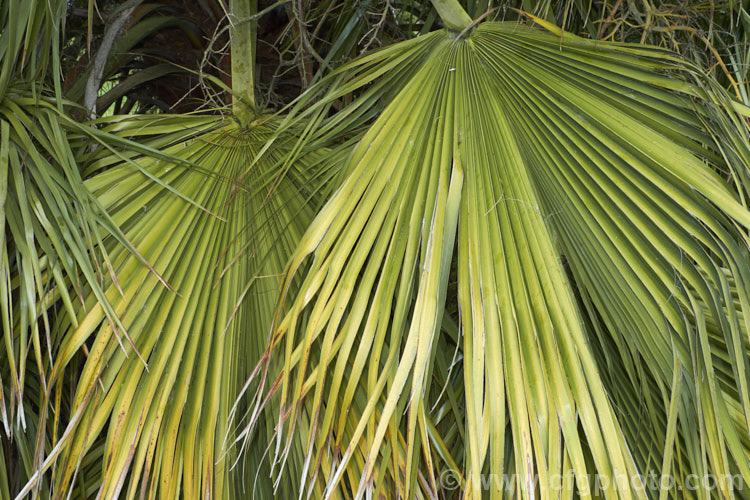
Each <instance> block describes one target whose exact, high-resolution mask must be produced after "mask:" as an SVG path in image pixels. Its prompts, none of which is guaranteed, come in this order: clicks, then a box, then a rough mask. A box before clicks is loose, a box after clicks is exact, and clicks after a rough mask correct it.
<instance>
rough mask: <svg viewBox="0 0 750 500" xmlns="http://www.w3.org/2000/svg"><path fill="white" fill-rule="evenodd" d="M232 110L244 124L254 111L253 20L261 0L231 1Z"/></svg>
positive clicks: (255, 32)
mask: <svg viewBox="0 0 750 500" xmlns="http://www.w3.org/2000/svg"><path fill="white" fill-rule="evenodd" d="M230 9H231V19H230V21H231V28H230V30H229V33H230V37H231V40H232V90H233V91H234V95H233V98H232V102H233V105H232V108H233V111H234V114H235V116H236V117H237V119H239V120H240V123H242V125H246V124H247V122H249V121H250V120H249V118H250V115H251V114H252V112H253V111H254V110H255V39H256V35H257V26H258V25H257V22H256V21H255V20H254V19H251V18H252V17H253V16H254V15H255V13H256V12H257V10H258V0H231V3H230Z"/></svg>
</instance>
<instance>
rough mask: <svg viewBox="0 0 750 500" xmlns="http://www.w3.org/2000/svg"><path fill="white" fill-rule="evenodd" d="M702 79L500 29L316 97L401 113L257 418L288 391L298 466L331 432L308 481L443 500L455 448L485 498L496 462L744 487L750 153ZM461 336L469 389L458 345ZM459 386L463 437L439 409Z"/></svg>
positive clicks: (338, 234)
mask: <svg viewBox="0 0 750 500" xmlns="http://www.w3.org/2000/svg"><path fill="white" fill-rule="evenodd" d="M697 74H698V72H697V71H695V70H693V69H692V68H691V67H689V66H687V65H685V64H684V63H681V62H680V61H679V60H677V59H676V58H674V57H673V56H672V55H671V54H670V53H668V52H665V51H662V50H658V49H652V48H644V47H640V46H629V45H613V44H602V43H595V42H589V41H584V40H581V39H578V38H576V37H573V36H570V35H564V36H563V35H562V34H560V33H559V32H557V34H555V35H553V34H547V33H543V32H540V31H538V30H533V29H529V28H525V27H523V26H520V25H517V24H502V23H501V24H495V23H485V24H482V25H480V26H479V27H477V28H476V29H474V30H473V31H472V32H471V33H470V34H469V35H467V36H466V37H461V36H459V37H457V36H456V35H455V33H454V34H450V33H446V32H436V33H432V34H430V35H427V36H423V37H420V38H417V39H415V40H411V41H407V42H403V43H400V44H396V45H393V46H390V47H388V48H386V49H384V50H382V51H379V52H377V53H374V54H371V55H369V56H365V57H363V58H361V59H359V60H357V61H355V62H353V63H351V64H349V65H347V66H346V67H344V68H341V69H340V70H338V71H337V72H335V73H334V74H333V75H331V76H330V77H329V79H328V80H325V81H324V82H322V83H321V85H320V86H319V87H317V88H318V89H322V90H319V92H322V91H324V90H325V89H327V88H328V86H329V85H330V84H331V82H332V81H337V83H336V84H335V85H334V89H333V90H331V91H329V92H328V93H326V94H324V95H323V96H322V98H321V99H320V100H319V101H317V102H314V99H316V98H317V97H316V96H317V95H319V94H316V93H315V89H313V91H311V92H310V93H309V94H308V95H306V96H303V97H302V100H301V102H300V103H299V109H304V108H305V106H308V105H309V108H308V111H307V112H309V113H315V112H318V111H319V110H320V109H323V108H324V107H325V106H327V105H328V103H330V101H332V100H333V99H336V98H338V97H339V96H340V95H343V94H345V93H347V92H352V91H354V90H357V89H362V95H361V97H360V98H359V99H358V100H356V101H355V102H354V103H353V104H352V105H351V106H348V107H347V108H345V109H344V110H343V111H342V113H341V114H339V115H336V116H334V117H332V118H330V119H327V120H325V121H324V122H323V123H322V124H321V126H320V128H319V131H320V132H319V133H320V134H322V135H324V136H325V135H326V134H329V133H330V134H335V132H334V131H336V130H340V129H344V128H346V126H347V124H348V123H349V121H350V120H353V119H355V118H358V117H361V116H362V115H363V114H365V113H367V112H368V110H369V109H371V107H372V106H373V105H374V104H375V103H377V102H386V103H387V106H386V107H385V108H384V109H383V111H382V114H381V115H380V116H379V117H378V119H377V120H376V121H375V122H374V124H373V125H372V126H371V127H370V128H369V129H368V130H367V131H366V133H365V134H364V136H363V138H362V139H361V141H360V142H359V143H358V144H357V146H356V148H355V149H354V151H353V153H352V154H351V156H350V157H349V158H348V160H347V164H346V166H345V172H346V177H345V178H344V180H343V181H342V183H341V186H340V187H339V189H338V191H337V192H336V193H335V194H334V195H333V197H332V198H331V199H330V201H329V202H328V203H327V204H326V205H325V207H324V208H323V209H322V210H321V212H320V213H319V214H318V216H317V217H316V218H315V220H314V221H313V224H312V225H311V226H310V229H309V230H308V231H307V233H306V234H305V236H304V237H303V238H302V239H301V241H300V244H299V246H298V247H297V249H296V251H295V252H294V254H293V255H292V258H291V260H290V263H289V264H288V266H287V273H286V278H285V281H284V285H283V290H284V291H285V294H284V295H283V301H282V303H281V305H280V306H279V309H278V312H277V317H276V319H275V322H274V330H273V331H274V339H273V341H272V342H271V344H270V345H269V347H268V355H267V358H268V359H269V361H268V362H267V364H266V366H265V368H264V369H263V370H260V371H259V372H258V374H257V375H256V376H255V378H253V379H252V380H251V387H252V389H250V390H252V391H255V392H254V393H255V402H256V408H257V410H256V411H255V413H253V415H252V417H251V418H250V419H249V421H248V422H247V427H246V429H245V431H244V432H245V435H247V436H252V435H253V434H252V430H253V429H254V426H255V425H259V423H260V422H261V421H262V420H261V419H260V417H259V415H261V414H262V413H261V412H260V409H261V408H263V407H264V406H266V405H267V404H268V403H267V402H268V401H273V402H274V403H273V404H274V405H275V406H278V407H280V410H279V411H278V412H277V413H276V415H277V420H278V422H277V429H278V433H277V442H276V445H275V455H274V464H275V465H278V466H281V467H282V469H281V470H283V466H284V464H285V463H286V461H287V457H288V456H290V454H292V450H295V449H297V448H298V446H299V445H298V443H299V442H300V440H301V441H302V442H304V443H306V444H305V448H306V456H305V461H304V465H303V469H302V474H301V477H300V476H297V477H299V480H300V491H310V492H312V491H317V492H320V491H321V490H322V489H325V490H324V491H325V494H326V495H327V496H339V495H342V496H346V493H345V492H347V491H349V492H353V493H356V495H355V497H357V498H360V497H362V496H363V495H364V494H365V492H372V491H391V492H395V491H398V492H399V493H400V494H401V495H403V496H404V497H406V498H411V497H412V496H413V495H419V496H430V495H431V494H432V495H434V494H436V493H437V491H436V490H438V489H439V487H440V484H439V481H438V471H439V470H440V468H441V467H444V466H447V467H451V468H455V467H458V468H460V471H458V472H460V473H461V479H462V481H463V482H462V483H461V486H462V488H464V490H465V491H466V493H467V494H469V495H471V496H472V497H478V496H480V494H481V490H482V489H486V483H485V484H483V482H482V481H483V480H486V478H487V474H490V473H491V474H495V476H494V477H495V481H493V482H490V484H489V487H490V489H491V490H492V492H493V496H497V495H500V494H501V492H502V489H503V488H507V489H509V490H510V491H515V492H516V495H518V496H520V497H522V498H532V497H535V496H536V495H541V496H542V497H548V496H553V495H554V496H557V495H558V494H559V493H560V491H561V489H562V488H572V487H573V483H572V481H573V480H575V486H576V487H577V488H579V493H580V494H581V495H582V496H584V497H586V496H589V495H590V494H594V493H596V492H595V491H593V485H594V483H593V482H592V480H593V476H592V475H593V474H597V475H598V477H599V487H601V488H602V491H600V492H599V494H601V493H603V494H606V495H607V496H608V497H610V496H611V497H612V498H619V497H623V498H632V497H638V498H641V497H645V496H646V495H647V494H648V492H647V491H644V490H643V489H642V488H638V487H637V486H634V485H633V483H632V482H631V479H632V478H633V477H634V476H636V475H637V474H648V473H652V472H654V471H655V472H656V473H657V474H660V473H662V472H664V473H665V474H674V476H675V480H676V481H677V483H678V484H679V485H680V486H686V485H687V483H686V481H687V479H688V478H687V476H688V475H689V474H691V473H692V474H703V475H705V474H713V475H714V476H715V477H719V476H722V477H723V479H722V480H720V481H719V484H718V485H717V488H718V489H717V492H720V493H721V494H723V495H725V496H732V495H733V492H732V490H731V486H732V485H731V484H730V483H729V481H728V479H727V477H726V476H723V475H729V474H735V475H736V474H739V477H741V480H739V479H738V480H739V481H740V482H741V483H742V484H744V482H747V481H748V480H750V469H748V460H747V450H748V441H747V438H746V436H747V430H748V424H747V421H746V418H745V415H747V409H748V408H747V407H748V402H749V401H748V398H747V394H748V391H747V381H748V379H747V363H748V356H747V354H748V352H747V351H748V337H747V336H748V333H749V332H750V328H748V326H750V325H748V319H747V318H748V316H747V312H748V307H750V302H748V299H749V298H750V292H749V291H750V282H749V281H748V278H750V275H748V273H749V272H750V266H748V237H747V230H748V228H749V226H750V212H749V211H748V210H747V208H746V206H745V204H744V202H743V201H742V200H743V199H744V197H745V194H746V192H747V184H746V183H745V180H746V178H747V177H746V174H747V163H744V162H742V161H738V158H740V156H739V155H738V154H734V155H730V154H728V153H727V147H726V144H725V143H724V142H723V141H724V139H723V137H724V136H725V135H726V134H725V132H726V130H732V127H731V126H725V128H724V130H725V132H718V133H717V132H716V131H717V130H721V127H717V126H716V125H715V123H716V120H717V119H718V118H717V117H728V116H730V114H731V113H732V111H731V106H730V107H729V108H725V107H721V108H718V109H717V108H716V107H715V106H714V103H713V99H718V100H719V101H720V102H723V103H727V102H729V101H727V98H726V97H724V96H723V94H721V93H720V92H719V93H718V94H717V93H716V91H713V90H711V91H707V90H705V89H703V88H702V87H701V81H700V80H699V79H698V78H697V77H696V75H697ZM371 82H372V85H370V86H369V87H366V85H367V84H369V83H371ZM384 82H388V85H386V84H385V83H384ZM394 88H396V89H398V93H397V95H395V96H394V93H393V89H394ZM709 98H710V99H709ZM732 106H734V105H732ZM727 109H729V110H730V111H727ZM299 112H300V113H301V114H302V116H304V113H305V112H303V111H299ZM727 119H729V118H727ZM290 120H293V118H290ZM730 121H731V120H730ZM734 123H735V124H736V123H737V122H736V121H735V122H734ZM725 125H726V124H725ZM734 130H735V131H737V130H739V129H737V128H736V127H735V128H734ZM738 141H739V140H738ZM739 142H741V141H739ZM736 150H737V149H735V151H736ZM745 158H746V157H745ZM730 173H735V175H730ZM300 269H303V271H300ZM452 270H453V271H454V272H455V273H456V275H455V276H456V280H457V281H456V282H455V285H453V284H452V280H451V279H450V276H451V272H452ZM297 279H301V280H302V282H301V283H302V284H301V286H300V288H299V291H298V292H297V293H293V292H292V291H290V284H291V283H292V281H293V280H297ZM454 286H455V288H453V287H454ZM446 297H451V300H456V301H457V305H458V321H459V323H460V340H459V339H458V337H456V335H455V334H454V335H451V334H450V333H449V331H450V330H451V328H450V326H446V325H449V324H450V323H451V321H452V320H451V319H450V317H446V316H445V315H444V308H445V306H446ZM454 297H455V298H454ZM448 307H449V309H450V308H451V304H450V303H448ZM446 322H447V323H446ZM456 342H458V343H459V344H460V345H459V346H458V349H459V351H460V355H458V356H457V357H456V358H455V362H458V363H460V365H462V369H463V385H464V387H463V388H462V389H461V388H459V387H458V386H457V385H456V383H455V378H452V377H451V376H450V371H449V370H447V368H450V357H448V358H446V354H445V352H441V351H448V352H452V349H453V347H455V346H456ZM274 360H275V361H274ZM277 376H278V379H277V378H276V377H277ZM274 380H275V381H274ZM446 393H447V395H446ZM642 395H643V396H642ZM269 398H271V399H269ZM446 398H447V399H448V400H456V399H458V400H459V402H460V404H461V405H462V406H463V409H459V410H458V413H457V414H455V413H454V414H455V415H456V416H458V417H460V418H463V419H465V424H464V428H463V429H462V432H463V433H464V435H463V436H462V439H461V440H458V441H457V438H456V432H457V431H456V430H455V426H451V425H450V422H447V421H442V422H441V420H442V418H441V417H442V415H440V414H437V417H438V418H437V419H436V415H435V414H433V413H432V412H431V409H432V408H433V407H434V406H440V405H444V404H447V403H445V401H446ZM443 408H447V407H446V406H443ZM443 415H445V413H443ZM436 421H437V424H436ZM459 421H460V420H459ZM441 462H443V464H441ZM504 473H505V474H512V476H510V477H509V478H506V482H505V483H503V482H502V481H500V480H499V479H500V477H499V475H501V474H504ZM277 474H278V476H277V477H279V478H280V477H281V475H282V474H283V473H282V472H277ZM293 477H294V476H293ZM560 478H563V481H561V480H560ZM586 484H590V485H591V486H592V489H591V490H590V491H585V489H584V485H586ZM735 486H736V485H735ZM657 487H658V483H657ZM381 488H385V489H384V490H382V489H381ZM368 494H369V493H368ZM376 496H377V495H376Z"/></svg>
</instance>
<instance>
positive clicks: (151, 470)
mask: <svg viewBox="0 0 750 500" xmlns="http://www.w3.org/2000/svg"><path fill="white" fill-rule="evenodd" d="M276 121H277V119H274V118H271V117H268V118H261V119H259V120H258V121H256V122H254V123H253V124H251V126H250V127H249V129H247V130H242V131H240V129H238V127H237V124H236V123H234V122H233V121H232V120H224V119H222V118H220V117H200V116H198V117H192V118H191V117H189V116H188V117H185V116H180V117H143V118H140V119H127V120H121V119H114V123H112V124H110V125H109V126H106V127H104V129H103V130H102V132H103V133H108V134H117V135H120V136H124V137H128V138H130V139H138V140H139V141H140V142H141V144H143V145H144V147H145V148H151V147H154V148H155V147H158V148H160V150H161V151H162V152H163V153H164V154H165V155H170V156H169V157H166V156H165V157H164V158H161V159H159V158H154V157H153V156H141V155H136V156H135V157H133V153H123V154H121V155H120V157H119V158H118V156H116V155H112V154H111V153H110V152H108V151H104V150H102V152H101V153H99V154H93V155H89V158H90V161H89V162H88V163H87V167H86V168H85V169H84V172H85V173H86V174H87V177H89V178H88V179H87V180H86V182H85V184H86V187H87V189H89V190H90V191H91V193H93V195H94V196H95V197H96V199H97V201H98V202H99V203H100V204H101V206H102V207H103V208H104V209H105V210H106V211H107V213H108V214H110V215H111V217H112V220H113V222H114V223H115V224H116V225H117V227H120V228H122V231H123V234H124V236H125V237H126V238H127V239H128V241H131V242H132V244H133V246H134V248H136V249H137V251H138V252H139V254H140V255H141V256H142V257H143V259H145V260H146V261H148V262H149V263H151V266H150V267H149V266H145V265H144V264H143V262H142V260H141V259H140V258H138V256H137V255H135V254H134V253H133V252H131V251H130V250H129V249H128V248H126V247H124V246H123V245H122V244H121V242H120V241H118V240H117V239H116V238H105V239H104V241H103V245H104V247H105V248H106V249H107V253H108V255H110V256H111V260H112V265H113V269H114V270H115V272H116V274H117V276H120V279H119V282H114V281H113V280H111V279H110V280H109V281H108V282H107V283H105V285H104V287H103V288H104V290H105V293H106V300H107V301H108V302H109V303H110V304H112V307H113V309H114V312H115V314H116V315H117V317H118V318H120V320H121V323H122V328H123V330H122V331H126V332H129V335H130V338H131V340H132V345H130V344H125V343H123V342H122V341H121V339H120V338H119V335H118V331H117V329H115V328H113V325H112V323H111V322H108V321H107V317H106V314H105V313H104V310H103V309H102V307H101V305H100V301H99V299H98V298H97V297H96V296H95V295H94V294H93V293H92V291H91V288H90V287H88V288H84V289H83V291H82V297H83V299H84V306H85V307H84V308H83V309H81V310H80V311H79V312H78V314H77V315H76V316H75V317H74V319H73V320H71V321H61V322H60V324H59V325H58V326H57V335H59V336H60V340H59V342H58V345H59V346H60V347H59V351H58V352H57V353H56V357H55V359H56V362H55V364H54V366H53V367H52V369H51V370H50V372H51V373H50V374H49V380H50V384H52V385H54V384H55V383H57V382H59V381H60V380H62V379H63V378H64V377H65V373H66V371H67V370H71V366H70V362H71V361H72V360H74V357H75V355H76V353H77V352H79V351H80V350H81V349H85V350H86V352H87V353H88V354H87V358H86V360H85V363H84V364H83V366H82V372H81V375H80V378H79V379H77V384H76V389H75V396H74V397H73V399H72V401H71V402H70V408H69V409H68V414H69V421H68V423H67V427H66V428H65V430H64V431H63V432H61V438H60V439H59V441H57V442H53V443H51V447H50V448H51V452H49V453H48V454H47V456H46V459H45V462H44V465H43V467H42V470H45V469H46V468H48V467H52V466H54V472H53V475H54V484H55V488H54V495H53V496H54V497H59V498H64V497H65V496H66V495H67V494H68V492H69V491H71V489H74V488H76V485H75V478H76V475H77V474H79V473H83V472H81V466H82V459H84V457H86V456H88V455H91V454H94V455H96V456H98V457H99V460H101V466H100V467H101V469H100V470H99V471H98V474H97V472H96V471H93V472H92V476H93V481H92V480H91V479H89V480H88V483H89V485H91V483H92V482H93V483H94V485H95V486H96V487H97V488H98V496H99V497H101V498H113V497H117V496H118V495H119V494H121V493H122V494H124V495H125V497H126V498H135V497H137V496H139V495H143V494H145V495H146V496H147V497H149V498H153V497H156V496H159V497H167V498H173V497H175V496H176V495H178V492H182V493H183V494H184V495H186V496H188V497H190V498H197V497H200V496H207V495H209V496H218V497H220V498H221V497H223V496H224V495H226V494H227V492H228V491H230V490H229V488H234V487H235V486H234V484H230V483H229V482H228V480H227V478H228V476H227V474H228V470H229V468H230V467H231V466H232V465H234V457H235V455H234V454H233V453H232V452H231V450H229V449H228V448H227V447H226V446H225V442H229V443H231V439H229V441H227V440H228V434H229V431H228V428H227V422H228V417H229V405H230V403H231V401H232V397H231V396H230V395H232V394H236V392H237V390H238V388H236V387H235V386H236V384H237V383H241V382H242V381H243V380H244V378H245V377H246V376H247V375H248V373H249V369H250V368H252V366H253V364H254V363H255V362H256V361H257V360H258V359H259V357H260V355H261V353H262V351H263V347H264V344H265V333H266V332H267V331H268V330H269V327H270V320H271V318H272V311H273V305H274V304H275V302H274V300H275V296H276V292H277V288H278V285H277V282H278V280H279V279H280V278H279V277H280V273H281V271H282V270H283V265H284V264H285V262H286V257H285V256H286V255H288V254H290V253H291V251H292V249H293V247H294V244H295V243H296V240H297V239H298V238H299V236H300V235H301V233H302V232H303V231H304V230H305V229H306V227H307V224H308V223H309V221H310V220H311V218H312V213H313V212H312V210H313V208H312V207H313V204H314V202H315V200H317V198H318V197H319V196H321V193H320V192H319V190H320V189H322V188H324V187H325V186H326V184H327V183H328V182H329V181H328V178H329V177H330V174H331V170H330V168H331V166H332V165H333V164H334V163H335V162H336V159H337V156H336V154H329V153H327V152H326V150H325V149H318V150H315V151H305V155H304V158H303V159H301V160H299V161H297V162H294V163H293V164H292V165H289V166H287V164H286V163H284V162H283V161H281V160H282V159H284V158H285V153H284V151H285V148H286V147H289V145H294V141H290V140H288V139H286V140H284V139H283V138H279V137H278V136H277V137H276V139H277V140H276V142H275V143H274V146H273V147H272V148H265V151H264V154H263V155H262V156H258V153H259V151H260V150H261V149H262V148H263V147H264V145H265V143H266V142H267V140H268V139H269V138H270V137H271V136H272V135H274V130H275V127H276V125H275V123H276ZM285 145H286V146H285ZM175 159H179V160H180V161H179V162H177V163H176V162H175ZM123 160H124V161H123ZM113 162H114V164H113ZM282 167H284V168H283V169H282ZM97 172H98V173H97ZM73 369H75V368H73ZM240 374H244V375H242V376H240ZM100 435H106V439H105V440H104V441H102V439H101V438H100ZM101 443H103V446H102V445H101ZM254 463H260V459H255V461H254ZM253 472H254V471H253ZM126 478H127V480H126ZM99 483H100V484H99ZM34 484H35V482H34V481H33V480H32V481H30V482H29V483H28V484H27V486H26V489H25V491H29V490H30V489H31V488H33V487H34ZM22 493H24V492H22ZM82 493H83V492H82Z"/></svg>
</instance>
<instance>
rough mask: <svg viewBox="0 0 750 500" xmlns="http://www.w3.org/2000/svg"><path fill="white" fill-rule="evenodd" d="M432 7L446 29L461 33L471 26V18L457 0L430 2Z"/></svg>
mask: <svg viewBox="0 0 750 500" xmlns="http://www.w3.org/2000/svg"><path fill="white" fill-rule="evenodd" d="M432 5H433V6H434V7H435V10H436V11H437V13H438V15H439V16H440V19H442V20H443V24H445V27H446V28H448V29H451V30H455V31H463V30H464V29H466V27H468V26H469V25H470V24H471V17H470V16H469V14H467V13H466V11H465V10H464V8H463V7H461V4H460V3H459V2H458V0H432Z"/></svg>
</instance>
